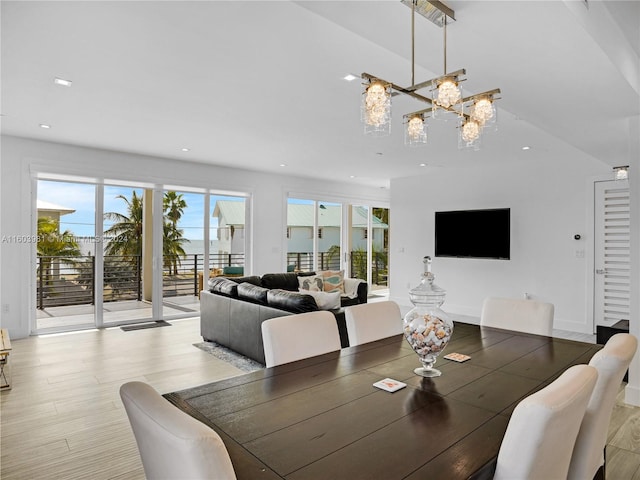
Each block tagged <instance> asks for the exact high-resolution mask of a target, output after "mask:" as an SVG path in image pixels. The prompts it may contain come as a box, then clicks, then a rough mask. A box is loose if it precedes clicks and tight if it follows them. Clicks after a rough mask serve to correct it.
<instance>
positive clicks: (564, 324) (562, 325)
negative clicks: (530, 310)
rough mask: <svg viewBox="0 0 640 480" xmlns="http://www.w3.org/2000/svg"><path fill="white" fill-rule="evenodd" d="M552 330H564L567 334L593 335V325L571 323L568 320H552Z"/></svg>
mask: <svg viewBox="0 0 640 480" xmlns="http://www.w3.org/2000/svg"><path fill="white" fill-rule="evenodd" d="M553 328H554V329H557V330H564V331H567V332H576V333H584V334H587V335H593V333H594V332H593V325H585V324H584V323H578V322H571V321H569V320H563V319H561V318H554V319H553Z"/></svg>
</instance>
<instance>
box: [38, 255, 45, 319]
mask: <svg viewBox="0 0 640 480" xmlns="http://www.w3.org/2000/svg"><path fill="white" fill-rule="evenodd" d="M38 260H39V261H40V275H38V280H39V282H40V292H39V293H38V305H39V307H38V308H39V309H40V310H44V292H43V289H44V273H43V270H44V269H43V268H42V257H38Z"/></svg>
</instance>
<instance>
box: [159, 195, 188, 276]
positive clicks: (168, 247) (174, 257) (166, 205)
mask: <svg viewBox="0 0 640 480" xmlns="http://www.w3.org/2000/svg"><path fill="white" fill-rule="evenodd" d="M162 206H163V210H164V216H165V222H164V228H163V240H162V254H163V255H164V266H165V267H168V268H169V271H170V272H171V269H173V274H174V275H177V274H178V265H179V264H180V257H181V256H182V257H185V256H186V253H185V251H184V249H183V248H182V244H183V243H185V242H188V241H189V240H187V239H186V238H183V236H182V235H183V233H184V231H183V230H180V229H178V220H180V218H181V217H182V214H183V213H184V209H185V208H186V207H187V202H186V201H185V200H184V198H183V197H182V193H176V192H174V191H168V192H166V193H165V194H164V198H163V199H162Z"/></svg>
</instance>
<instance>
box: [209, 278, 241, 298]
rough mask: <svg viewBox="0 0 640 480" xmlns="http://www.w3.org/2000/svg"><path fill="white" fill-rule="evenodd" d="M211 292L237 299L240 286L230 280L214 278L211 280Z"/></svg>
mask: <svg viewBox="0 0 640 480" xmlns="http://www.w3.org/2000/svg"><path fill="white" fill-rule="evenodd" d="M209 291H211V292H213V293H220V294H222V295H226V296H227V297H234V298H236V297H237V296H238V284H237V283H236V282H234V281H231V280H229V279H228V278H224V277H214V278H212V279H211V280H209Z"/></svg>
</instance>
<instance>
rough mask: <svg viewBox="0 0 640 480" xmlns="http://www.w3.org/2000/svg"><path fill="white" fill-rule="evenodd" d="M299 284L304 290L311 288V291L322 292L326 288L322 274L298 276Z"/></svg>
mask: <svg viewBox="0 0 640 480" xmlns="http://www.w3.org/2000/svg"><path fill="white" fill-rule="evenodd" d="M298 286H299V288H301V289H303V290H309V291H311V292H322V291H323V289H324V281H323V279H322V276H321V275H309V276H306V277H298Z"/></svg>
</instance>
